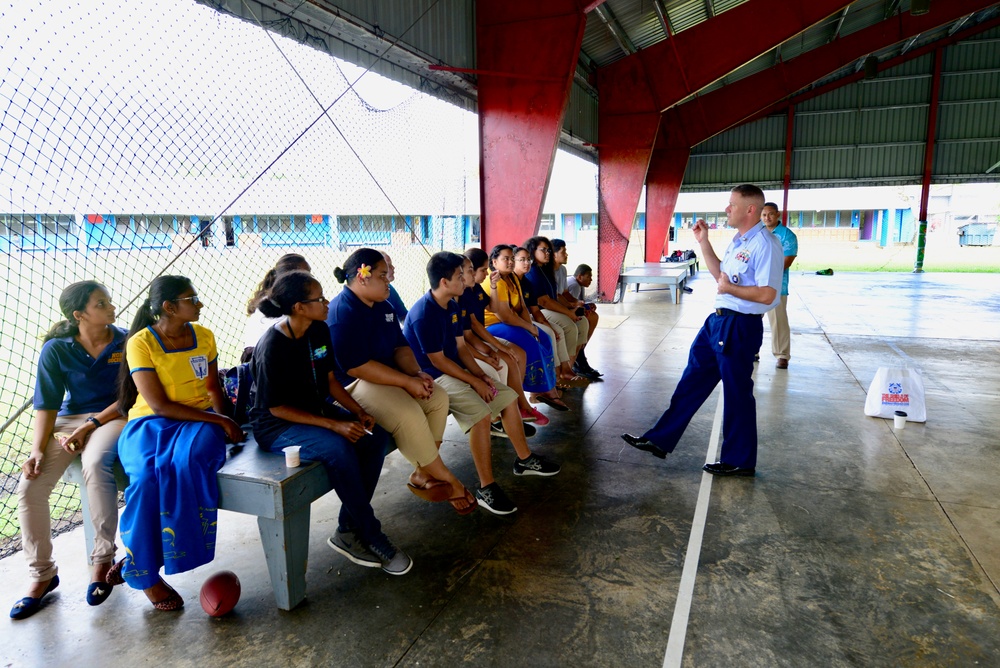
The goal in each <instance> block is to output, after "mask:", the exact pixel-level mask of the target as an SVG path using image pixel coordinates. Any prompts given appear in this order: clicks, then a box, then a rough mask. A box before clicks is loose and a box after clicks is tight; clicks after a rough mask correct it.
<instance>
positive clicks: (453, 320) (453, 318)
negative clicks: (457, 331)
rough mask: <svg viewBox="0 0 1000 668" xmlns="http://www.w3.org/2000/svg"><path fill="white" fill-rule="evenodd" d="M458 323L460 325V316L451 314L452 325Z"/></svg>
mask: <svg viewBox="0 0 1000 668" xmlns="http://www.w3.org/2000/svg"><path fill="white" fill-rule="evenodd" d="M457 323H458V314H457V313H452V314H451V324H453V325H454V324H457Z"/></svg>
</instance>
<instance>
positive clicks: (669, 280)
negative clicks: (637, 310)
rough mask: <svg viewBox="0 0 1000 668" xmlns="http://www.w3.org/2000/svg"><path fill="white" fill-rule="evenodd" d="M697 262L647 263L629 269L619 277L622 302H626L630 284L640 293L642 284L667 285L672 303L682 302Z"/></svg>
mask: <svg viewBox="0 0 1000 668" xmlns="http://www.w3.org/2000/svg"><path fill="white" fill-rule="evenodd" d="M696 262H697V261H696V260H685V261H683V262H647V263H645V264H644V265H642V266H638V267H628V268H627V269H625V271H623V272H622V273H621V275H619V277H618V286H619V294H621V300H622V301H625V289H626V286H627V285H628V284H629V283H635V291H636V292H638V291H639V284H640V283H652V284H655V285H666V286H667V289H668V290H670V301H671V302H672V303H674V304H676V303H678V302H679V301H680V292H681V289H682V288H683V287H684V284H685V283H686V282H687V279H688V278H689V277H690V276H692V275H693V274H692V273H691V272H692V267H693V266H694V265H695V263H696Z"/></svg>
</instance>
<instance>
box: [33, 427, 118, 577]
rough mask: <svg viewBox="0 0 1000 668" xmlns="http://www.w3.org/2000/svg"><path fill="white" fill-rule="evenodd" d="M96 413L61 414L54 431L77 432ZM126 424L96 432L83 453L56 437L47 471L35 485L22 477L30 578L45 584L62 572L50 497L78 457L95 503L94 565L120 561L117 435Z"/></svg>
mask: <svg viewBox="0 0 1000 668" xmlns="http://www.w3.org/2000/svg"><path fill="white" fill-rule="evenodd" d="M92 415H96V413H83V414H81V415H62V416H59V417H57V418H56V422H55V428H54V429H53V431H55V432H63V433H66V434H69V433H72V432H73V431H75V430H76V428H77V427H79V426H80V425H82V424H83V423H84V421H85V420H86V419H87V418H89V417H90V416H92ZM124 427H125V419H124V418H122V419H118V420H111V421H110V422H108V423H107V424H105V425H104V426H102V427H99V428H98V429H95V430H94V431H93V432H91V434H90V438H89V439H88V440H87V445H86V447H84V448H83V452H82V453H75V452H66V451H65V450H63V448H62V446H61V445H59V442H58V441H56V439H55V438H50V439H49V442H48V443H47V444H46V445H45V452H44V453H43V458H42V472H41V474H40V475H39V476H38V477H37V478H35V479H34V480H28V479H27V478H25V477H24V475H23V474H22V476H21V481H20V482H19V483H18V485H17V511H18V517H19V518H20V521H21V546H22V548H23V550H24V557H25V558H26V559H27V560H28V570H29V576H30V577H31V579H32V580H33V581H34V582H44V581H45V580H49V579H51V578H52V577H53V576H55V575H56V574H57V573H58V572H59V569H58V568H56V562H55V561H54V560H53V559H52V527H51V522H50V520H49V496H50V495H51V494H52V490H53V488H55V486H56V483H58V482H59V478H60V477H61V476H62V474H63V472H65V471H66V468H67V467H68V466H69V464H70V462H72V461H73V458H74V457H76V456H77V454H79V456H80V460H81V463H82V464H83V489H81V490H80V493H81V494H86V495H87V499H88V500H89V502H90V521H91V523H92V524H93V525H94V551H93V552H91V554H90V561H91V563H92V564H109V563H111V562H112V561H114V558H115V532H117V531H118V488H117V486H116V485H115V474H114V470H113V467H114V463H115V459H117V458H118V434H120V433H121V430H122V429H123V428H124Z"/></svg>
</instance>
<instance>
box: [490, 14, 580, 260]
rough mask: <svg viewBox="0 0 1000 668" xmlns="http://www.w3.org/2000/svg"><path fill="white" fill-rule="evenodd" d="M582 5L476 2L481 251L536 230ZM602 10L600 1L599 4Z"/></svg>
mask: <svg viewBox="0 0 1000 668" xmlns="http://www.w3.org/2000/svg"><path fill="white" fill-rule="evenodd" d="M594 4H595V3H594V2H592V1H591V2H583V1H582V0H549V1H547V2H537V1H536V0H505V1H504V2H499V1H497V0H478V1H477V3H476V40H477V43H476V53H477V60H478V62H477V71H478V73H479V83H478V90H479V137H480V151H479V160H480V164H479V179H480V193H481V195H480V196H481V198H482V207H481V221H482V245H483V247H484V248H486V249H487V250H489V249H490V248H492V247H493V246H494V245H496V244H498V243H521V242H523V241H524V240H525V239H527V238H528V237H530V236H532V235H533V234H534V233H535V231H536V230H537V229H538V221H539V218H540V217H541V213H542V204H543V202H544V199H545V191H546V189H547V187H548V184H549V177H550V175H551V173H552V162H553V160H554V159H555V152H556V147H557V146H558V142H559V133H560V132H561V130H562V125H563V118H564V116H565V113H566V103H567V101H568V99H569V93H570V86H571V85H572V83H573V74H574V72H575V71H576V63H577V59H578V58H579V54H580V43H581V42H582V40H583V30H584V27H585V26H586V14H585V11H586V10H587V9H590V8H592V6H593V5H594ZM598 4H599V3H598Z"/></svg>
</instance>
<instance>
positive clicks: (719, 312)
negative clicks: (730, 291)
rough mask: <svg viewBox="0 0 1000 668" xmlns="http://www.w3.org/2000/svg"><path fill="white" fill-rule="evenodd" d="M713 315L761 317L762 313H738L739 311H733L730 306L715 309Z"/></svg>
mask: <svg viewBox="0 0 1000 668" xmlns="http://www.w3.org/2000/svg"><path fill="white" fill-rule="evenodd" d="M715 315H738V316H741V317H744V318H763V317H764V314H763V313H740V312H739V311H734V310H733V309H731V308H717V309H715Z"/></svg>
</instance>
